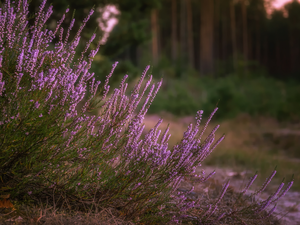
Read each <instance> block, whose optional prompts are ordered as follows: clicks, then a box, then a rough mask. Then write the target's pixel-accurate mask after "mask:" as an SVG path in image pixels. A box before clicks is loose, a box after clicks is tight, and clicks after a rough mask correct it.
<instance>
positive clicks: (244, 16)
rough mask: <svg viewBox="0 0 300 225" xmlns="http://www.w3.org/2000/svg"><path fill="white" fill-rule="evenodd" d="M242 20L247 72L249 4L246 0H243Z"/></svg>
mask: <svg viewBox="0 0 300 225" xmlns="http://www.w3.org/2000/svg"><path fill="white" fill-rule="evenodd" d="M242 22H243V53H244V64H245V66H244V69H245V72H247V66H246V65H247V61H248V25H247V6H246V0H243V1H242Z"/></svg>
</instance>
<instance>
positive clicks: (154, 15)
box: [151, 9, 158, 65]
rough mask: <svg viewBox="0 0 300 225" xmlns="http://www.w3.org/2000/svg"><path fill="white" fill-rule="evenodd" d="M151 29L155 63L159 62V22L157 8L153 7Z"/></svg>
mask: <svg viewBox="0 0 300 225" xmlns="http://www.w3.org/2000/svg"><path fill="white" fill-rule="evenodd" d="M151 31H152V58H153V64H154V65H157V63H158V23H157V9H153V10H152V13H151Z"/></svg>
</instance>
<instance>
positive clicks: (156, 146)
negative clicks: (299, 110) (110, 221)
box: [0, 0, 293, 224]
mask: <svg viewBox="0 0 300 225" xmlns="http://www.w3.org/2000/svg"><path fill="white" fill-rule="evenodd" d="M21 3H22V1H21V0H20V1H19V2H18V4H17V5H16V12H17V13H14V7H11V4H10V1H6V3H5V4H4V7H3V8H1V19H0V20H1V27H0V38H1V39H0V47H1V50H0V51H1V54H0V65H1V67H0V68H1V72H0V96H1V97H0V106H1V113H0V145H1V148H0V153H1V154H0V174H1V183H0V190H1V191H2V192H3V194H8V193H9V194H10V195H11V198H12V199H18V200H19V201H25V202H26V201H28V202H29V201H34V202H38V201H47V200H48V199H50V200H51V201H50V202H53V205H54V206H56V207H58V208H63V207H66V206H68V208H69V209H70V210H81V211H85V210H86V209H87V208H89V209H91V208H92V207H95V209H97V208H99V207H100V206H101V207H108V206H109V207H114V208H116V209H118V210H120V211H121V212H122V214H123V215H125V216H126V219H134V220H135V221H136V222H140V223H148V222H149V221H151V222H152V223H154V224H155V223H158V222H160V223H163V224H164V223H166V222H169V221H173V222H174V221H177V220H180V219H181V218H183V217H184V218H186V217H188V216H185V215H184V214H185V213H186V212H188V210H189V209H192V208H194V207H200V206H201V202H200V199H199V200H198V201H197V202H195V201H192V202H191V201H187V198H186V197H185V196H184V195H182V194H179V195H177V194H175V191H176V190H177V187H178V185H179V184H180V182H181V180H182V179H183V178H184V177H185V176H187V175H190V176H194V177H195V178H197V179H198V181H199V182H201V181H205V180H206V179H207V178H208V177H210V176H211V175H212V174H210V175H209V176H208V177H202V176H201V177H198V176H196V175H193V173H194V171H195V168H196V167H197V166H200V165H201V162H202V161H203V160H204V159H205V158H206V157H207V156H208V155H209V154H210V152H211V151H212V150H213V149H214V148H215V147H216V146H217V145H218V144H219V143H220V142H221V141H222V140H223V138H224V135H223V136H222V137H220V138H219V139H218V140H217V141H216V142H214V141H215V131H216V130H217V129H218V127H219V126H216V127H215V128H214V129H213V130H212V132H211V133H210V134H209V135H208V136H207V137H206V139H205V140H204V141H200V140H201V137H202V136H203V133H204V131H205V129H206V127H207V125H208V123H209V122H210V120H211V118H212V116H213V115H214V114H215V112H216V110H217V108H216V109H215V110H214V111H213V112H212V113H211V115H210V117H209V119H208V121H207V122H206V124H205V126H204V128H202V129H201V132H199V126H200V122H201V118H202V114H203V111H198V112H197V116H196V120H197V123H196V125H195V126H194V127H193V126H192V124H190V126H189V127H188V129H187V131H186V132H185V133H184V135H183V138H182V140H181V142H180V143H179V144H178V145H176V146H175V147H174V148H173V149H172V150H168V139H169V137H170V135H169V134H168V128H167V129H166V130H165V131H164V132H163V134H162V135H161V130H158V127H159V125H160V123H161V122H162V120H159V121H158V123H157V124H156V126H155V127H154V128H153V129H151V130H150V131H149V132H148V133H147V134H146V135H145V138H144V139H142V140H141V139H140V137H141V134H142V132H143V129H144V126H143V118H144V116H145V114H146V113H147V111H148V109H149V107H150V104H151V103H152V101H153V99H154V97H155V96H156V94H157V92H158V90H159V88H160V86H161V84H162V81H159V82H158V83H156V84H151V80H152V75H150V76H148V81H147V82H146V84H145V85H144V87H143V88H142V85H141V84H142V82H143V80H144V79H145V77H146V73H147V70H148V69H149V66H148V67H147V68H146V69H145V71H144V72H143V74H142V76H141V78H140V80H139V82H138V83H137V84H136V86H135V87H134V89H133V91H132V92H131V95H130V96H129V97H128V96H126V95H125V91H126V88H127V83H125V81H126V79H127V75H126V76H124V78H123V79H122V81H121V84H120V86H119V88H116V89H115V90H114V92H113V93H112V95H111V96H110V98H108V99H106V96H107V94H108V91H109V85H108V83H109V79H110V77H111V76H112V73H113V71H114V69H115V67H116V66H117V63H115V64H113V69H112V71H111V73H110V74H109V75H107V77H106V80H105V82H104V85H103V87H102V89H101V90H100V91H97V90H98V86H99V84H100V81H96V80H95V78H94V77H93V76H94V74H90V73H89V72H88V70H89V68H90V67H91V63H92V61H93V58H94V56H95V55H96V54H97V51H98V49H99V43H100V42H98V44H97V47H96V49H95V50H91V51H90V53H89V54H88V57H87V60H86V57H85V58H84V54H85V53H86V51H87V49H88V47H89V45H90V43H91V42H92V41H93V39H94V38H95V34H93V36H92V37H91V39H90V41H89V42H88V43H87V45H86V48H85V49H84V51H83V52H82V54H81V57H80V58H79V59H78V60H77V61H76V62H77V63H73V65H72V66H71V63H72V61H73V57H74V54H75V48H76V46H77V45H78V43H79V40H80V32H81V31H82V29H83V27H84V26H85V24H86V22H87V21H88V19H89V17H90V16H91V14H92V13H93V9H92V10H91V11H90V13H89V15H88V16H87V17H86V18H85V19H84V21H83V24H82V25H81V27H80V28H79V31H78V32H77V34H76V35H75V37H74V39H73V41H72V42H71V43H67V41H68V36H69V31H70V30H71V28H72V26H73V24H74V20H72V21H71V25H70V27H69V29H68V32H67V34H66V37H65V39H64V41H63V38H62V37H63V29H62V28H60V35H59V42H58V43H57V44H56V46H55V50H54V51H47V50H46V49H47V47H48V42H51V40H52V39H53V38H54V37H55V35H56V33H57V31H58V30H59V27H60V25H61V23H62V21H63V19H64V17H65V14H64V15H63V17H62V19H61V20H60V21H59V22H58V24H57V27H56V29H55V31H54V32H52V31H48V30H47V29H46V30H42V27H43V25H44V24H45V22H46V21H47V19H48V18H49V17H50V15H51V13H52V6H50V7H49V9H48V11H47V12H46V13H44V12H43V8H44V6H45V3H46V1H45V0H44V1H43V2H42V4H41V6H40V10H39V12H38V13H37V14H36V19H35V25H34V26H32V27H30V28H27V27H26V25H27V21H26V15H27V14H28V4H27V2H26V1H24V2H23V4H22V7H21ZM13 5H14V4H13ZM68 11H69V10H68V9H67V10H66V13H67V12H68ZM148 87H150V91H149V92H148V94H147V98H146V99H145V101H144V102H143V104H142V107H141V108H140V110H139V111H138V112H137V113H136V114H135V109H136V108H137V106H138V104H139V103H140V101H141V99H142V97H143V96H144V94H145V93H146V91H147V89H148ZM85 96H86V97H87V101H86V103H85V104H84V105H83V107H82V108H81V110H80V111H79V112H77V110H76V106H77V105H78V103H79V102H81V101H82V99H83V98H84V97H85ZM97 98H100V100H99V101H96V99H97ZM100 103H101V104H102V106H101V111H100V115H99V116H98V117H96V116H87V115H86V114H85V113H86V112H87V111H89V110H92V109H93V108H95V107H97V105H98V104H100ZM275 173H276V171H274V172H273V174H272V175H271V177H270V178H269V179H268V180H267V181H266V183H265V184H264V185H263V187H262V188H261V189H260V190H258V192H257V193H259V192H261V191H263V189H264V188H265V187H266V185H267V184H268V183H269V182H270V180H271V178H272V177H273V176H274V174H275ZM255 178H256V177H254V178H252V179H251V181H250V183H249V185H248V186H247V187H246V189H247V188H248V187H249V186H250V185H251V182H253V180H254V179H255ZM292 184H293V181H291V182H290V183H289V185H288V186H287V187H286V188H285V189H284V191H283V192H281V193H279V191H280V189H282V187H283V184H282V185H281V186H280V188H279V189H278V192H276V193H274V195H272V196H270V198H269V199H268V201H265V202H262V203H261V204H260V205H257V204H255V205H252V206H251V207H252V208H251V207H250V208H251V210H252V211H253V210H254V211H253V212H255V213H256V214H255V215H256V217H257V218H259V219H261V216H260V213H261V212H263V211H264V209H265V208H266V206H268V205H269V204H271V203H275V202H276V201H277V200H278V199H279V198H280V197H281V196H283V195H284V194H285V193H286V191H287V190H288V189H289V188H290V186H291V185H292ZM228 186H229V182H227V183H226V184H225V185H224V188H223V189H222V190H221V194H220V196H219V198H218V199H217V200H216V202H215V203H214V204H211V205H209V207H208V208H207V206H206V205H205V206H201V207H203V210H204V209H205V211H204V212H205V213H204V214H201V216H200V217H199V218H198V219H199V220H200V221H202V222H203V221H207V222H209V221H211V220H210V218H213V217H212V215H215V214H216V213H218V214H219V213H221V211H219V210H217V206H218V203H219V202H220V200H221V199H222V197H223V196H224V194H225V192H226V190H227V188H228ZM191 191H192V190H191ZM245 191H246V190H245ZM245 191H244V192H245ZM244 192H242V193H241V194H243V193H244ZM250 208H249V207H247V208H246V209H236V210H235V212H236V214H239V213H240V212H242V211H243V210H244V211H245V210H249V209H250ZM270 213H272V211H271V212H270ZM231 216H232V212H231V213H223V214H221V216H220V217H219V218H218V219H217V220H220V221H221V220H224V221H226V218H229V217H231Z"/></svg>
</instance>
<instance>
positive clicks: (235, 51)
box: [230, 0, 237, 71]
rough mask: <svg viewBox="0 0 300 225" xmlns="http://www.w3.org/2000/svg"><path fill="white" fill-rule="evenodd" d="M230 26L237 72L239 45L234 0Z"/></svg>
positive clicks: (232, 0) (232, 1)
mask: <svg viewBox="0 0 300 225" xmlns="http://www.w3.org/2000/svg"><path fill="white" fill-rule="evenodd" d="M230 26H231V44H232V57H233V59H232V61H233V68H234V71H237V43H236V24H235V10H234V0H231V1H230Z"/></svg>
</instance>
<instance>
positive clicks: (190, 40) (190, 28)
mask: <svg viewBox="0 0 300 225" xmlns="http://www.w3.org/2000/svg"><path fill="white" fill-rule="evenodd" d="M186 4H187V31H188V58H189V65H190V66H191V67H192V68H195V64H194V62H195V59H194V40H193V38H194V34H193V14H192V4H191V0H186Z"/></svg>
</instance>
